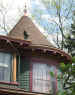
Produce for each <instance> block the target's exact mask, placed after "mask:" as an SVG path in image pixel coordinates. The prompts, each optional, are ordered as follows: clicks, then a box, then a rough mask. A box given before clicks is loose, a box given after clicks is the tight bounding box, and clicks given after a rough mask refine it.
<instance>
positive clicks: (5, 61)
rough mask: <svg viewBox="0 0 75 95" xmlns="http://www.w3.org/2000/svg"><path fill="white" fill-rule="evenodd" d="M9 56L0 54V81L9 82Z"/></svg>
mask: <svg viewBox="0 0 75 95" xmlns="http://www.w3.org/2000/svg"><path fill="white" fill-rule="evenodd" d="M10 70H11V54H9V53H2V52H0V81H3V82H4V81H7V82H10Z"/></svg>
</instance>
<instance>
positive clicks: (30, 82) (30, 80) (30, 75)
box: [29, 64, 33, 92]
mask: <svg viewBox="0 0 75 95" xmlns="http://www.w3.org/2000/svg"><path fill="white" fill-rule="evenodd" d="M32 66H33V65H32V64H30V74H29V77H30V79H29V85H30V86H29V87H30V91H31V92H32V85H33V84H32Z"/></svg>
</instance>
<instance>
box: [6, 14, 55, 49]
mask: <svg viewBox="0 0 75 95" xmlns="http://www.w3.org/2000/svg"><path fill="white" fill-rule="evenodd" d="M24 32H26V33H27V35H28V37H27V39H25V40H27V41H31V43H32V45H37V46H38V45H41V46H48V47H54V46H53V45H52V44H51V43H50V42H49V41H48V40H47V39H46V37H45V36H44V35H43V34H42V33H41V32H40V30H39V29H38V28H37V27H36V25H35V24H34V23H33V22H32V20H31V19H30V18H29V17H27V16H23V17H21V19H20V20H19V22H18V23H17V24H16V25H15V27H14V28H13V29H12V30H11V31H10V33H9V34H8V37H11V38H16V39H21V40H24Z"/></svg>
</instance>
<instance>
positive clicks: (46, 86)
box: [32, 63, 51, 93]
mask: <svg viewBox="0 0 75 95" xmlns="http://www.w3.org/2000/svg"><path fill="white" fill-rule="evenodd" d="M32 72H33V80H32V83H33V84H32V91H33V92H40V93H50V90H51V83H50V75H49V67H48V65H47V64H39V63H36V64H35V63H34V64H33V71H32Z"/></svg>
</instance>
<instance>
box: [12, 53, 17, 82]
mask: <svg viewBox="0 0 75 95" xmlns="http://www.w3.org/2000/svg"><path fill="white" fill-rule="evenodd" d="M16 68H17V66H16V53H14V54H13V81H14V82H16Z"/></svg>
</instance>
